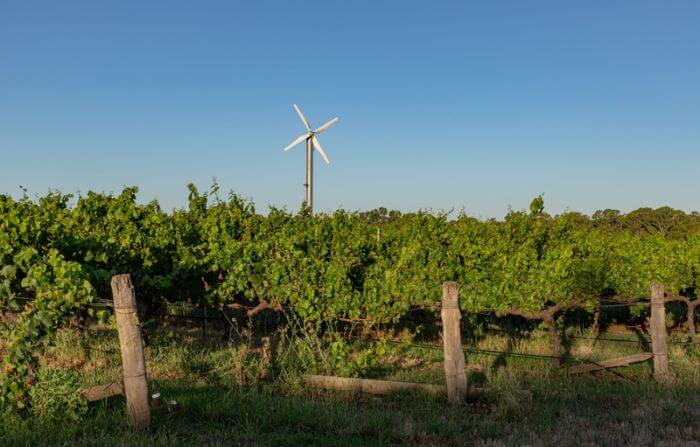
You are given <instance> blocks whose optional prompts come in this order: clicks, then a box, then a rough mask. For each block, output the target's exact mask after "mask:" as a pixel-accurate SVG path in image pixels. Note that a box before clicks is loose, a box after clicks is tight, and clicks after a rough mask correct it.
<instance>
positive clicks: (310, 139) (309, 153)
mask: <svg viewBox="0 0 700 447" xmlns="http://www.w3.org/2000/svg"><path fill="white" fill-rule="evenodd" d="M294 110H296V112H297V115H299V118H301V121H302V122H303V123H304V126H305V127H306V131H307V132H306V133H305V134H303V135H300V136H298V137H297V138H296V139H295V140H294V141H292V143H291V144H290V145H289V146H287V147H285V148H284V151H285V152H287V151H288V150H290V149H291V148H293V147H294V146H296V145H297V144H299V143H301V142H302V141H306V183H304V187H305V188H306V206H308V207H309V211H311V212H313V202H314V186H313V184H314V148H315V149H316V150H317V151H318V153H319V154H321V157H323V160H324V161H325V162H326V164H330V160H328V156H327V155H326V153H325V151H324V150H323V147H322V146H321V143H319V141H318V138H316V135H318V134H320V133H321V132H323V131H324V130H326V129H328V128H329V127H331V126H332V125H333V124H335V123H337V122H338V118H333V119H332V120H330V121H328V122H327V123H326V124H324V125H323V126H321V127H319V128H318V129H316V130H312V129H311V124H309V121H308V120H307V119H306V117H305V116H304V114H303V113H301V109H300V108H299V106H297V105H296V104H294Z"/></svg>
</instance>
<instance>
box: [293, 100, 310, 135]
mask: <svg viewBox="0 0 700 447" xmlns="http://www.w3.org/2000/svg"><path fill="white" fill-rule="evenodd" d="M294 110H296V111H297V115H299V118H301V121H302V122H303V123H304V126H306V130H308V131H309V132H311V124H309V121H308V120H307V119H306V117H305V116H304V114H303V113H301V109H300V108H299V106H298V105H296V104H294Z"/></svg>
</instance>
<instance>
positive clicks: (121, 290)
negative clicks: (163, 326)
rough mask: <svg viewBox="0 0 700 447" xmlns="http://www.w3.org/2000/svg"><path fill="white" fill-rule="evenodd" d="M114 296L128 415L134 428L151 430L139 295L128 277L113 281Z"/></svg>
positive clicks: (121, 276) (116, 277)
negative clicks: (137, 297) (138, 305)
mask: <svg viewBox="0 0 700 447" xmlns="http://www.w3.org/2000/svg"><path fill="white" fill-rule="evenodd" d="M112 295H113V297H114V316H115V318H116V320H117V331H118V332H119V346H120V348H121V353H122V369H123V374H124V394H125V395H126V415H127V418H128V420H129V424H130V425H131V426H132V427H134V428H136V429H139V430H147V429H148V426H149V424H150V419H151V409H150V407H149V405H148V382H147V380H146V360H145V358H144V355H143V340H142V339H141V326H140V324H139V317H138V314H137V313H136V294H135V293H134V286H133V285H132V284H131V276H130V275H129V274H128V273H127V274H123V275H116V276H113V277H112Z"/></svg>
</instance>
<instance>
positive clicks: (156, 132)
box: [0, 0, 700, 217]
mask: <svg viewBox="0 0 700 447" xmlns="http://www.w3.org/2000/svg"><path fill="white" fill-rule="evenodd" d="M295 102H296V103H298V104H300V105H301V106H302V109H303V110H304V112H305V113H306V115H307V116H308V118H309V120H310V121H311V123H312V124H314V125H316V126H318V125H320V124H321V123H322V122H325V121H326V120H328V119H330V118H332V117H334V116H336V115H337V116H339V117H340V122H339V123H338V124H337V125H336V126H335V127H333V128H331V129H330V130H328V131H327V132H326V133H324V134H323V135H322V136H321V138H320V140H321V142H322V143H323V145H324V148H325V149H326V151H327V152H328V155H329V157H330V159H331V165H330V166H326V165H325V164H323V163H322V161H321V160H320V157H316V165H315V167H316V169H315V172H316V176H315V182H316V208H317V209H319V210H334V209H336V208H338V207H343V208H348V209H369V208H373V207H378V206H386V207H388V208H398V209H401V210H415V209H419V208H432V209H437V210H445V209H452V208H454V209H457V210H459V209H461V208H464V209H465V210H466V211H467V212H468V213H469V214H471V215H475V216H481V217H500V216H503V214H504V213H505V212H506V211H507V209H508V207H509V206H511V207H513V208H516V209H522V208H527V205H528V203H529V201H530V199H531V198H532V197H534V196H535V195H537V194H540V193H544V195H545V203H546V206H547V208H548V210H550V211H551V212H561V211H563V210H566V209H574V210H580V211H584V212H589V213H590V212H592V211H594V210H596V209H601V208H617V209H621V210H623V211H627V210H630V209H634V208H637V207H640V206H653V207H656V206H661V205H669V206H672V207H676V208H681V209H685V210H698V209H700V2H698V1H696V0H689V1H660V0H659V1H636V0H635V1H632V0H628V1H614V0H604V1H585V2H584V1H579V2H566V1H560V0H556V1H523V0H517V1H515V0H514V1H492V2H485V1H482V2H467V1H455V2H439V1H434V2H430V1H420V2H411V1H405V0H404V1H398V0H397V1H378V0H374V1H352V2H350V1H331V0H324V1H322V2H311V1H308V2H302V1H281V0H280V1H220V2H214V1H196V2H195V1H187V2H177V1H150V0H149V1H126V0H119V1H98V0H89V1H87V0H86V1H70V0H66V1H60V2H58V1H43V2H39V1H32V0H22V1H19V0H16V1H10V0H0V193H11V194H18V193H19V191H20V189H19V186H20V185H22V186H25V187H27V188H29V190H30V191H31V193H44V192H46V191H47V190H48V189H49V188H58V189H61V190H63V191H65V192H75V191H83V192H85V191H87V190H97V191H106V192H109V191H115V192H118V191H119V190H120V189H121V188H122V187H124V186H130V185H138V186H139V187H140V188H141V198H142V199H143V200H144V201H146V200H150V199H152V198H158V199H159V201H160V202H161V204H162V205H163V206H164V207H165V208H166V209H167V208H171V207H175V206H183V205H184V204H185V203H186V198H187V190H186V188H185V185H186V184H187V183H189V182H194V183H195V184H197V185H198V186H200V187H201V188H204V189H206V188H207V187H208V186H209V185H210V184H211V179H212V178H213V177H216V179H217V180H218V182H219V183H220V185H221V188H222V189H224V190H228V189H233V190H235V191H236V192H238V193H240V194H242V195H243V196H245V197H248V198H250V199H252V200H254V201H255V203H256V206H257V207H258V209H260V210H264V209H266V207H267V205H268V204H274V205H277V206H286V207H288V208H289V209H291V210H296V209H297V208H298V206H299V205H300V203H301V202H302V200H303V194H304V190H303V186H302V183H303V179H304V150H303V148H302V147H301V146H300V147H298V148H297V149H295V150H293V151H291V152H288V153H284V152H282V148H283V147H284V146H286V145H287V144H288V143H289V142H290V141H291V140H292V139H293V138H294V137H296V136H297V135H299V134H300V133H301V132H302V130H303V128H302V125H301V123H300V122H299V119H298V118H297V117H296V115H295V114H294V111H293V109H292V103H295Z"/></svg>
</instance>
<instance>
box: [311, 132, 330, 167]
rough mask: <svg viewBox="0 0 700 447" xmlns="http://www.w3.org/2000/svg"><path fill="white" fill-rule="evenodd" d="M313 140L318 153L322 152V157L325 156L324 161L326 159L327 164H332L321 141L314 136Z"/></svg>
mask: <svg viewBox="0 0 700 447" xmlns="http://www.w3.org/2000/svg"><path fill="white" fill-rule="evenodd" d="M311 141H312V142H313V145H314V147H315V148H316V150H317V151H318V153H319V154H321V157H323V161H325V162H326V164H327V165H329V164H331V162H330V160H328V155H326V153H325V152H324V150H323V147H321V143H319V142H318V138H316V137H313V138H312V139H311Z"/></svg>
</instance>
